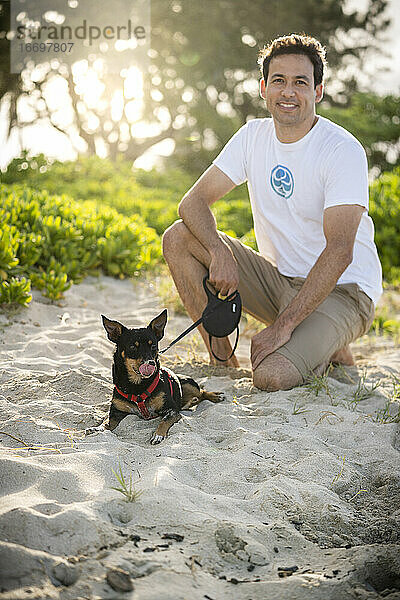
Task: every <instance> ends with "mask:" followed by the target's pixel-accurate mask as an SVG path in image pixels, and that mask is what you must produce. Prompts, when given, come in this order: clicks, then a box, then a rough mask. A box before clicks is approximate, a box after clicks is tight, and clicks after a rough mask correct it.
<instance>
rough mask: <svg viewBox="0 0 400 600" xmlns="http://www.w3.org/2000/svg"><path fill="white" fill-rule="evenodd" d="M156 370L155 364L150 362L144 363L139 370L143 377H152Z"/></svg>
mask: <svg viewBox="0 0 400 600" xmlns="http://www.w3.org/2000/svg"><path fill="white" fill-rule="evenodd" d="M155 370H156V368H155V366H154V365H150V364H149V363H143V364H142V365H140V367H139V372H140V374H141V375H143V377H150V375H153V373H154V371H155Z"/></svg>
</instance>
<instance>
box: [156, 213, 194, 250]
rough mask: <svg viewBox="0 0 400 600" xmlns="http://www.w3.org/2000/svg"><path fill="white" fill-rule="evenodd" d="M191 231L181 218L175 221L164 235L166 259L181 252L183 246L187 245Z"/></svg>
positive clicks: (163, 248) (163, 246)
mask: <svg viewBox="0 0 400 600" xmlns="http://www.w3.org/2000/svg"><path fill="white" fill-rule="evenodd" d="M189 234H190V231H189V230H188V228H187V227H186V225H185V223H184V222H183V221H181V220H178V221H175V223H173V224H172V225H171V226H170V227H168V229H166V230H165V232H164V234H163V237H162V252H163V256H164V258H165V259H168V257H169V256H171V255H173V254H175V253H176V252H181V251H182V248H183V247H185V246H186V247H187V237H188V235H189Z"/></svg>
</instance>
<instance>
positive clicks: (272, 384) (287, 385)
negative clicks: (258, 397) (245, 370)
mask: <svg viewBox="0 0 400 600" xmlns="http://www.w3.org/2000/svg"><path fill="white" fill-rule="evenodd" d="M302 382H303V378H302V376H301V374H300V373H299V371H298V370H297V369H296V367H295V366H294V365H293V363H291V362H290V360H288V359H287V358H285V357H284V356H282V355H280V354H276V353H274V354H270V355H269V356H267V357H266V358H264V360H263V361H262V362H261V363H260V365H259V366H258V367H257V369H255V370H254V371H253V385H254V386H255V387H257V388H259V389H260V390H265V391H267V392H277V391H279V390H290V389H292V388H294V387H296V386H298V385H300V384H301V383H302Z"/></svg>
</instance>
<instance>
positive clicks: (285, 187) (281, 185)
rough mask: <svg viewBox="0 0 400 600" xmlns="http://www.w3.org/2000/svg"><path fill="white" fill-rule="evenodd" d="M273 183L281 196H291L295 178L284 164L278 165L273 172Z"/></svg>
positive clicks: (273, 186)
mask: <svg viewBox="0 0 400 600" xmlns="http://www.w3.org/2000/svg"><path fill="white" fill-rule="evenodd" d="M271 185H272V189H273V190H274V191H275V192H276V193H277V194H279V196H283V197H284V198H290V196H291V195H292V194H293V190H294V179H293V175H292V173H291V172H290V170H289V169H288V168H287V167H284V166H283V165H276V167H274V168H273V169H272V172H271Z"/></svg>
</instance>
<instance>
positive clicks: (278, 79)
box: [261, 54, 323, 128]
mask: <svg viewBox="0 0 400 600" xmlns="http://www.w3.org/2000/svg"><path fill="white" fill-rule="evenodd" d="M322 93H323V86H322V84H320V85H317V87H316V88H314V69H313V64H312V62H311V60H310V59H309V58H308V56H305V55H304V54H285V55H283V56H276V57H274V58H273V59H272V60H271V62H270V64H269V72H268V80H267V82H266V86H265V84H264V80H262V81H261V95H262V96H263V98H265V99H266V101H267V108H268V110H269V112H270V113H271V115H272V117H273V119H274V121H275V123H276V124H279V125H281V126H286V127H287V126H293V127H294V128H297V127H302V125H307V123H309V122H311V125H310V126H312V122H313V119H314V116H315V103H316V102H319V101H320V100H321V98H322Z"/></svg>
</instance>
